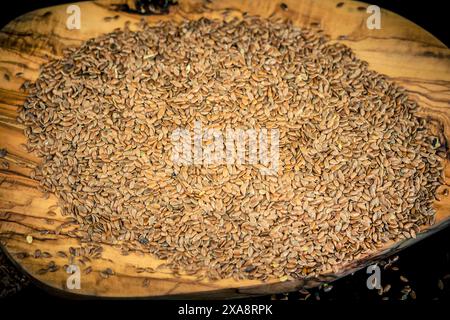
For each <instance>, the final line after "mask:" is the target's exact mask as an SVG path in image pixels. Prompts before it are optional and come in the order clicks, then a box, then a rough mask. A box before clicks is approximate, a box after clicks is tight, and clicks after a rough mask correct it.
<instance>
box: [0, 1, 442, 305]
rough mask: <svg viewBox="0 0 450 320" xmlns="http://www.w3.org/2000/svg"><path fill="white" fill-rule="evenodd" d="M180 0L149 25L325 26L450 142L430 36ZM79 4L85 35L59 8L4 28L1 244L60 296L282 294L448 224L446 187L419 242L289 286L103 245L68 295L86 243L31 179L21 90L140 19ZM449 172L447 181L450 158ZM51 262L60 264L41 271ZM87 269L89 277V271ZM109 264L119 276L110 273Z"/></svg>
mask: <svg viewBox="0 0 450 320" xmlns="http://www.w3.org/2000/svg"><path fill="white" fill-rule="evenodd" d="M115 2H126V0H124V1H121V0H119V1H115ZM179 2H180V3H179V5H178V6H174V7H171V9H170V13H169V14H168V15H160V16H146V17H145V19H146V20H148V21H149V22H150V23H155V22H157V21H160V20H173V21H181V20H183V19H198V18H200V17H209V18H220V19H230V18H232V17H241V16H242V13H244V12H247V13H248V14H251V15H260V16H263V17H282V18H286V19H290V20H291V21H292V22H293V23H294V24H296V25H298V26H308V25H310V24H313V23H314V24H320V26H321V27H322V28H323V29H324V30H325V31H326V33H327V34H329V35H330V37H331V39H332V41H341V42H343V43H345V44H346V45H348V46H349V47H351V48H352V49H353V50H354V51H355V52H356V54H357V56H358V57H359V58H361V59H363V60H366V61H368V62H369V65H370V68H371V69H374V70H376V71H378V72H380V73H384V74H386V75H388V76H389V77H391V78H392V80H393V81H396V82H397V83H399V84H401V85H403V86H404V87H405V88H407V89H408V91H409V92H410V94H411V96H412V97H413V98H414V99H416V100H417V101H418V102H419V104H420V106H421V114H422V115H423V116H426V117H427V118H428V119H430V121H431V122H432V123H433V124H434V125H435V127H436V130H437V133H438V134H441V135H442V137H441V138H442V139H443V140H442V141H444V136H445V138H449V137H450V107H449V102H450V59H449V58H450V51H449V49H448V48H447V47H446V46H445V45H444V44H442V43H441V42H440V41H439V40H437V39H436V38H434V37H433V36H432V35H431V34H429V33H428V32H426V31H425V30H423V29H421V28H420V27H418V26H416V25H415V24H413V23H411V22H409V21H407V20H406V19H404V18H402V17H400V16H398V15H396V14H394V13H391V12H387V11H382V17H381V29H380V30H369V29H368V28H367V27H366V19H367V17H368V16H369V14H368V13H367V12H366V10H365V8H366V7H367V4H364V3H361V2H353V1H352V2H350V1H342V0H323V1H320V0H301V1H298V0H283V2H284V5H281V2H278V1H272V0H252V1H237V0H232V1H218V0H217V1H203V0H184V1H183V0H180V1H179ZM338 3H340V4H339V5H338ZM78 6H79V7H80V8H81V29H80V30H68V29H67V28H66V19H67V17H68V14H67V13H66V9H67V7H68V5H62V6H56V7H51V8H46V9H42V10H37V11H34V12H31V13H29V14H26V15H23V16H21V17H19V18H17V19H15V20H14V21H12V22H11V23H9V24H8V25H7V26H5V27H4V28H3V29H2V30H1V32H0V148H1V149H5V150H6V155H5V154H3V155H1V158H0V165H1V167H0V241H1V243H2V245H3V246H4V248H5V249H6V250H5V251H6V252H7V253H8V255H9V256H10V257H11V258H12V259H13V261H15V262H16V263H17V265H18V266H20V267H21V268H23V269H24V270H25V271H26V272H27V273H29V274H30V275H31V276H32V277H33V278H35V279H37V280H38V281H39V283H41V284H43V285H45V286H46V287H50V288H53V289H59V290H62V291H61V292H66V293H67V292H71V293H75V294H83V295H92V296H107V297H155V296H165V297H167V296H176V297H180V296H183V297H191V298H194V297H207V298H214V297H239V296H240V297H243V296H250V295H260V294H266V293H274V292H284V291H291V290H295V289H298V288H300V287H302V286H306V287H311V286H314V285H317V284H318V283H320V282H324V281H331V280H333V279H336V278H338V277H341V276H343V275H345V274H348V273H350V272H353V271H355V270H356V269H358V268H362V267H364V266H366V265H368V264H369V263H371V261H375V260H377V259H380V258H382V257H384V256H386V255H389V254H392V253H394V252H396V251H398V250H400V249H402V248H404V247H406V246H408V245H410V244H412V243H414V242H416V241H419V240H420V239H422V238H423V237H425V236H427V235H428V234H431V233H433V232H435V231H437V230H440V229H442V228H444V227H445V226H447V225H448V223H449V221H450V197H449V196H448V192H447V191H445V189H446V188H447V187H446V186H444V187H441V188H440V189H439V190H438V196H437V200H436V202H435V204H434V205H435V208H436V210H437V216H436V224H435V225H434V226H432V227H430V228H428V229H427V230H424V231H423V232H422V233H420V234H419V235H418V237H417V239H410V240H407V241H403V242H401V243H388V244H386V247H385V248H384V249H383V250H381V251H379V252H374V253H373V254H371V255H370V256H367V257H364V259H361V260H359V261H355V262H354V263H352V264H351V265H347V266H343V267H342V270H341V271H340V272H339V273H337V274H332V275H324V276H323V277H320V278H318V279H308V280H297V281H287V282H279V280H277V279H273V280H271V281H269V282H267V283H262V282H260V281H256V280H246V281H234V280H231V279H224V280H220V281H207V280H197V279H196V277H195V276H186V275H181V276H178V277H176V276H174V275H173V274H171V273H170V272H169V271H168V270H166V269H164V267H160V268H158V266H160V265H161V264H163V262H164V261H159V260H157V259H154V258H152V257H151V256H149V255H143V254H142V253H139V252H135V253H131V254H129V255H126V256H124V255H122V254H121V252H120V250H119V249H118V248H117V247H114V246H111V245H106V244H103V248H104V249H103V252H102V254H101V257H99V258H97V259H94V258H92V259H91V261H90V262H85V265H83V264H82V263H81V262H79V260H78V259H77V258H75V260H74V261H73V262H74V263H75V264H78V265H79V267H80V268H81V270H82V273H81V288H80V289H79V290H77V289H73V290H69V289H67V287H66V280H67V278H68V276H69V275H68V274H67V273H66V271H65V270H64V268H63V266H64V265H68V264H69V257H65V256H64V255H63V254H62V253H61V252H60V253H58V252H59V251H62V252H65V253H66V254H67V255H69V251H70V250H72V253H73V251H74V250H76V248H79V247H85V246H86V245H87V244H82V243H81V242H80V239H78V238H77V236H76V233H75V232H73V226H72V225H70V224H67V223H66V217H63V216H62V215H61V214H60V211H59V209H52V206H54V205H55V204H56V203H57V199H56V198H55V196H53V195H47V194H43V193H42V192H40V191H39V190H38V188H37V183H36V181H33V180H32V179H30V177H29V175H30V168H31V167H32V165H33V163H37V162H38V161H39V159H38V158H37V157H36V156H35V155H33V154H30V153H28V152H27V150H26V148H25V142H26V140H25V136H24V135H23V128H22V126H21V125H19V124H18V123H17V122H16V115H17V108H18V107H19V106H20V105H22V103H23V102H24V100H25V95H24V93H23V92H21V91H20V87H21V85H22V84H23V82H24V81H25V80H34V79H36V78H37V76H38V73H39V66H40V65H41V64H42V63H45V62H46V61H48V60H49V59H50V58H54V57H59V56H61V52H62V49H63V48H65V47H67V46H73V45H79V44H80V43H81V42H82V41H84V40H86V39H89V38H92V37H95V36H98V35H100V34H103V33H106V32H110V31H112V30H113V29H115V28H118V27H123V26H124V24H125V22H126V21H130V22H132V25H131V27H132V28H134V22H138V21H139V20H140V19H141V18H142V16H139V15H136V14H131V13H125V12H118V11H114V9H112V6H111V1H101V2H100V3H94V2H82V3H78ZM446 146H447V144H446V143H445V144H444V147H446ZM445 151H446V152H447V150H445ZM447 158H448V157H447ZM445 175H446V181H447V182H448V181H449V179H450V178H449V177H450V165H449V162H448V161H447V162H446V167H445ZM49 211H55V213H56V215H50V214H49V213H48V212H49ZM27 236H28V238H27ZM27 240H28V241H27ZM71 247H72V249H70V248H71ZM36 250H40V256H39V251H38V253H37V256H39V257H34V254H35V252H36ZM52 262H53V263H54V265H55V267H53V269H52V268H50V269H51V270H50V271H47V272H44V271H45V270H47V269H48V268H49V266H52V264H51V263H52ZM88 267H90V268H92V272H91V273H89V274H85V272H84V270H85V269H86V268H88ZM108 268H110V269H111V270H113V271H114V274H112V275H107V272H106V273H105V270H107V269H108ZM51 271H53V272H51ZM102 271H103V273H102ZM150 271H154V272H150Z"/></svg>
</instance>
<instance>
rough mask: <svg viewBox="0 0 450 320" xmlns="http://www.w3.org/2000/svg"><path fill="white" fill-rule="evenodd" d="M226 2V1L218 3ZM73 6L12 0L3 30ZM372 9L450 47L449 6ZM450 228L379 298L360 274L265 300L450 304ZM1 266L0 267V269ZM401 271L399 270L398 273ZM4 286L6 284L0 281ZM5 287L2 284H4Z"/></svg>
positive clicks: (0, 15)
mask: <svg viewBox="0 0 450 320" xmlns="http://www.w3.org/2000/svg"><path fill="white" fill-rule="evenodd" d="M215 1H225V0H215ZM69 2H72V1H64V0H63V1H61V0H42V1H37V0H14V1H13V2H8V3H7V4H6V3H5V2H3V3H2V5H3V8H1V9H0V27H3V26H4V25H5V24H7V23H8V22H9V21H11V20H13V19H14V18H16V17H18V16H20V15H21V14H24V13H26V12H29V11H32V10H34V9H38V8H43V7H47V6H52V5H57V4H63V3H69ZM370 3H371V4H376V5H378V6H380V7H382V8H384V9H388V10H390V11H393V12H395V13H397V14H399V15H401V16H403V17H405V18H407V19H409V20H411V21H413V22H414V23H416V24H418V25H419V26H421V27H422V28H424V29H426V30H428V31H429V32H430V33H432V34H433V35H434V36H436V37H437V38H438V39H440V40H441V41H442V42H443V43H445V44H446V45H447V46H449V32H448V30H449V21H450V19H449V18H447V15H449V14H450V11H448V10H447V9H446V1H438V0H427V1H420V2H415V1H410V0H371V1H370ZM449 244H450V228H447V230H444V231H441V232H439V233H437V234H435V235H433V236H431V237H429V238H427V239H425V240H423V241H421V242H420V243H418V244H415V245H413V246H412V247H410V248H407V249H405V250H403V251H402V252H401V253H400V254H399V258H398V261H397V262H395V263H394V264H393V266H395V268H394V269H395V270H392V268H387V269H386V270H384V269H383V271H382V284H383V285H384V286H385V285H387V284H390V285H391V286H392V288H391V290H390V291H389V292H388V293H385V294H383V295H379V294H378V293H377V292H376V290H368V289H367V288H366V279H367V274H366V272H365V270H361V271H358V272H356V273H355V274H354V275H350V276H347V277H345V278H343V279H340V280H338V281H336V282H334V283H332V284H331V285H330V286H331V289H330V286H328V288H326V287H321V288H316V289H313V290H310V292H309V293H291V294H289V295H287V294H281V295H276V296H266V297H263V298H264V299H266V300H269V299H277V300H278V299H281V300H286V299H289V300H299V299H304V298H305V297H306V296H307V295H308V294H309V295H310V296H309V298H308V301H311V300H312V301H317V300H321V301H381V300H382V299H383V298H384V299H383V300H387V299H389V300H391V301H392V300H403V299H404V298H405V295H404V293H402V290H405V287H408V286H409V287H410V288H411V290H413V291H414V292H415V298H416V299H417V301H432V300H439V301H449V300H450V299H449V298H450V246H449ZM1 267H2V266H0V268H1ZM397 268H398V270H397ZM400 276H402V277H405V278H407V279H408V282H405V281H402V280H400ZM0 281H2V279H0ZM0 284H1V283H0ZM25 298H28V299H30V298H31V299H34V300H36V299H48V298H52V299H61V298H60V297H55V296H53V295H51V294H49V293H47V292H45V291H43V290H42V289H40V288H39V287H37V286H36V285H35V284H33V283H30V284H28V285H26V286H25V288H24V289H23V290H21V291H20V292H19V293H17V294H15V295H12V296H11V297H9V298H8V299H9V300H10V301H11V300H15V301H16V302H17V301H21V300H22V299H25ZM406 300H409V301H412V300H415V299H414V298H413V297H412V296H411V295H407V297H406Z"/></svg>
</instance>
